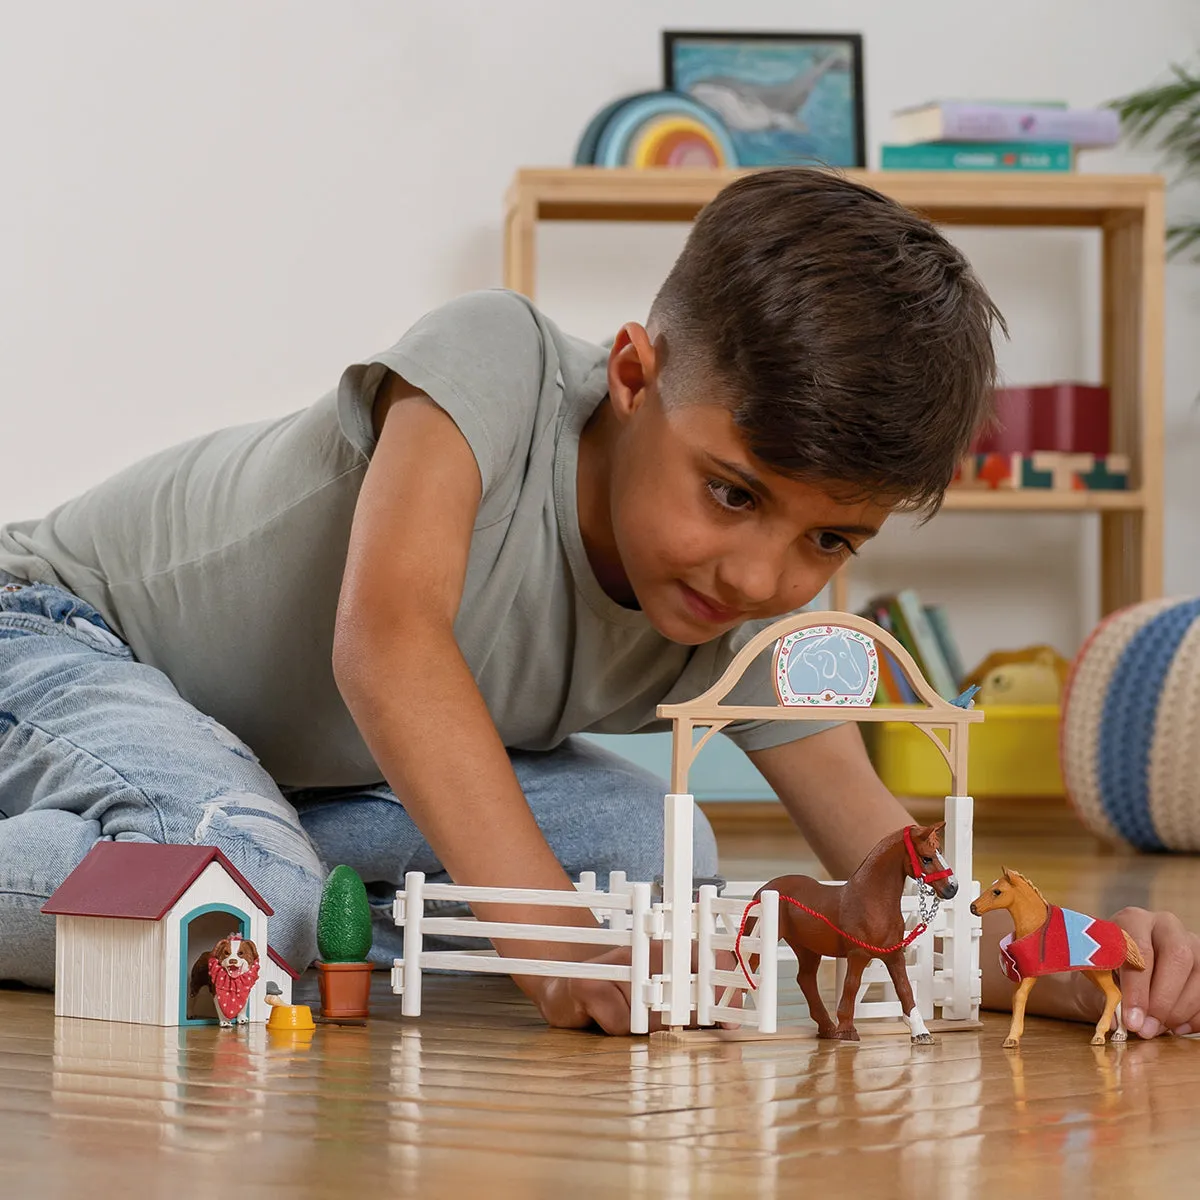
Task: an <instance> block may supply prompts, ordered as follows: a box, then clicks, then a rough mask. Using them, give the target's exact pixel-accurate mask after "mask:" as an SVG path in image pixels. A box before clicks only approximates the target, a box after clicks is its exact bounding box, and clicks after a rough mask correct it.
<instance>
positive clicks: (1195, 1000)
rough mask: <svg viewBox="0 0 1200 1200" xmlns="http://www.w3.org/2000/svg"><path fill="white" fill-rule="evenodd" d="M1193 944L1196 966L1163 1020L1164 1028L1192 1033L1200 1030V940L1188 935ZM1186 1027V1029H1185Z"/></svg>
mask: <svg viewBox="0 0 1200 1200" xmlns="http://www.w3.org/2000/svg"><path fill="white" fill-rule="evenodd" d="M1188 937H1189V938H1190V939H1191V943H1192V958H1193V962H1194V964H1195V965H1193V967H1192V973H1191V975H1190V977H1189V978H1188V981H1187V983H1185V984H1184V985H1183V990H1182V991H1181V992H1180V993H1179V996H1178V998H1177V999H1176V1001H1175V1004H1174V1007H1173V1008H1172V1009H1171V1011H1170V1012H1169V1013H1168V1014H1167V1015H1166V1016H1165V1017H1163V1018H1162V1024H1163V1026H1164V1028H1166V1029H1171V1030H1181V1031H1182V1032H1184V1033H1191V1032H1192V1029H1193V1028H1197V1029H1200V939H1198V938H1197V937H1196V935H1195V934H1194V933H1191V934H1189V935H1188ZM1184 1026H1186V1028H1183V1027H1184Z"/></svg>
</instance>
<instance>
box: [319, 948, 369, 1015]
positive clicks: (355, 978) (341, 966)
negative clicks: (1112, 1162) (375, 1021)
mask: <svg viewBox="0 0 1200 1200" xmlns="http://www.w3.org/2000/svg"><path fill="white" fill-rule="evenodd" d="M374 969H375V964H374V963H369V962H329V963H327V962H318V963H317V971H318V975H317V983H318V985H319V987H320V989H321V1016H323V1017H332V1018H334V1019H336V1018H338V1017H365V1016H368V1015H369V1009H370V1003H371V972H372V971H373V970H374Z"/></svg>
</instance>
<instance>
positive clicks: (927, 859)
mask: <svg viewBox="0 0 1200 1200" xmlns="http://www.w3.org/2000/svg"><path fill="white" fill-rule="evenodd" d="M945 828H946V822H945V821H939V822H938V824H936V825H910V826H909V827H908V829H907V830H905V839H904V840H905V845H906V848H907V850H908V863H907V870H908V874H909V875H911V876H912V877H913V878H914V879H915V880H917V882H918V883H925V884H928V885H929V886H930V887H931V888H933V890H934V891H935V892H936V893H937V894H938V895H939V896H940V897H941V898H942V899H943V900H951V899H953V898H954V897H955V896H956V895H958V880H957V879H956V878H955V877H954V872H953V871H952V870H951V869H950V864H949V863H948V862H946V860H945V859H944V858H943V857H942V843H941V841H940V839H939V838H938V834H939V833H941V831H942V830H943V829H945Z"/></svg>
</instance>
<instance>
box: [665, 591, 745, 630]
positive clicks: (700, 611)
mask: <svg viewBox="0 0 1200 1200" xmlns="http://www.w3.org/2000/svg"><path fill="white" fill-rule="evenodd" d="M679 590H680V591H681V592H682V593H683V600H684V603H685V604H686V605H687V606H688V609H689V610H690V611H691V613H692V615H693V616H695V617H696V618H697V619H698V620H701V621H703V622H704V623H705V624H706V625H728V624H729V623H730V622H731V621H736V620H738V618H739V617H741V615H742V613H741V611H740V610H739V609H736V608H727V607H726V606H725V605H723V604H718V603H717V602H716V601H715V600H710V599H709V598H708V597H707V596H705V595H702V594H701V593H700V592H697V591H695V590H694V589H693V588H690V587H688V585H687V584H686V583H682V582H681V583H680V585H679Z"/></svg>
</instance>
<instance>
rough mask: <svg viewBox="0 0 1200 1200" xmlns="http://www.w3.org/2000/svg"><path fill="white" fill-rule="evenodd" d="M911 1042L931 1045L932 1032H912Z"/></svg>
mask: <svg viewBox="0 0 1200 1200" xmlns="http://www.w3.org/2000/svg"><path fill="white" fill-rule="evenodd" d="M912 1044H913V1045H914V1046H932V1045H933V1034H932V1033H917V1034H914V1035H913V1040H912Z"/></svg>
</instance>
